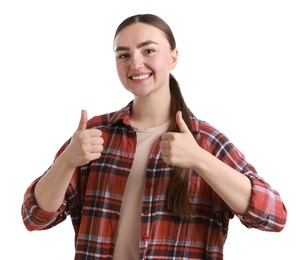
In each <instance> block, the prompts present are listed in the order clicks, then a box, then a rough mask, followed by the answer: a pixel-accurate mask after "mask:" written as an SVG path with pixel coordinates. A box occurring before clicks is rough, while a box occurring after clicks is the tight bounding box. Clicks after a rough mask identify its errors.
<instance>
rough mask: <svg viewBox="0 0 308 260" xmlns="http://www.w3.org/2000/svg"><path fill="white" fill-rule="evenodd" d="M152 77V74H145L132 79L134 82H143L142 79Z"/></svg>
mask: <svg viewBox="0 0 308 260" xmlns="http://www.w3.org/2000/svg"><path fill="white" fill-rule="evenodd" d="M150 76H151V74H144V75H138V76H131V77H130V78H131V79H132V80H141V79H147V78H149V77H150Z"/></svg>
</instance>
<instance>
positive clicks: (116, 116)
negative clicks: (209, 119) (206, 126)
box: [107, 101, 199, 133]
mask: <svg viewBox="0 0 308 260" xmlns="http://www.w3.org/2000/svg"><path fill="white" fill-rule="evenodd" d="M132 104H133V101H130V102H129V103H128V104H127V105H126V106H125V107H123V108H122V109H120V110H119V111H117V112H114V113H112V114H111V115H110V119H109V120H108V124H107V125H108V126H111V125H114V124H117V123H118V122H120V121H122V122H123V124H125V125H130V119H129V116H130V112H131V107H132ZM188 113H189V115H190V122H191V128H192V132H195V133H197V132H199V120H198V119H197V118H196V117H195V115H194V114H193V113H192V112H191V111H190V109H188Z"/></svg>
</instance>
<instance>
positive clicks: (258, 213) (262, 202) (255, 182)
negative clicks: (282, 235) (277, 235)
mask: <svg viewBox="0 0 308 260" xmlns="http://www.w3.org/2000/svg"><path fill="white" fill-rule="evenodd" d="M216 137H217V139H216V141H214V144H215V149H214V150H215V153H216V154H215V155H216V156H217V157H218V158H220V159H221V160H222V161H224V162H225V163H226V164H228V165H229V166H231V167H233V168H234V169H236V170H238V171H239V172H241V173H243V174H244V175H246V176H247V177H248V178H249V179H250V181H251V184H252V195H251V199H250V203H249V207H248V209H247V211H246V213H245V214H244V215H239V214H237V213H236V212H234V214H235V215H236V216H237V217H238V218H239V219H240V221H241V222H242V224H244V225H245V226H246V227H248V228H256V229H260V230H265V231H273V232H279V231H281V230H282V229H283V228H284V226H285V223H286V218H287V210H286V207H285V205H284V203H283V201H282V199H281V197H280V194H279V193H278V192H277V191H276V190H275V189H273V188H272V187H271V186H270V185H269V184H268V183H267V182H266V181H265V180H264V179H263V178H262V177H261V176H260V175H259V174H258V172H257V171H256V170H255V168H254V167H253V166H252V165H251V164H250V163H248V162H247V161H246V159H245V156H244V155H243V154H242V153H241V152H240V151H239V150H238V149H237V148H236V147H235V146H234V145H233V144H232V143H231V142H230V140H229V139H228V138H227V137H226V136H224V135H223V134H222V133H219V134H218V135H217V136H216ZM217 148H218V149H217Z"/></svg>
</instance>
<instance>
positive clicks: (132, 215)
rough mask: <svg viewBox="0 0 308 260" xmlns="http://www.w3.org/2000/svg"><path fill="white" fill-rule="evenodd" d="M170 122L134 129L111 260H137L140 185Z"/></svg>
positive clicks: (141, 190) (141, 193)
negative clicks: (133, 147)
mask: <svg viewBox="0 0 308 260" xmlns="http://www.w3.org/2000/svg"><path fill="white" fill-rule="evenodd" d="M169 124H170V120H169V121H167V122H166V123H164V124H162V125H160V126H158V127H153V128H146V129H140V128H134V130H135V131H136V133H137V147H136V153H135V158H134V162H133V165H132V169H131V171H130V174H129V177H128V180H127V183H126V187H125V192H124V195H123V201H122V206H121V212H120V220H119V224H118V231H117V238H116V245H115V250H114V255H113V259H114V260H123V259H125V260H138V259H139V242H140V241H139V240H140V221H141V210H142V199H143V184H144V176H145V173H146V168H147V163H148V159H149V155H150V153H151V149H152V146H153V145H154V142H155V141H156V140H157V139H158V138H160V136H161V135H162V134H163V133H164V132H166V131H167V129H168V127H169Z"/></svg>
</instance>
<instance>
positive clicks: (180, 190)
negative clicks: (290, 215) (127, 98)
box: [22, 14, 287, 259]
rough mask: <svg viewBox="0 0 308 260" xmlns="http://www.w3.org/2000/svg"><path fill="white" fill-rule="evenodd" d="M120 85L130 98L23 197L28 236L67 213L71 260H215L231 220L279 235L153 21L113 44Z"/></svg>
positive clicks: (134, 22)
mask: <svg viewBox="0 0 308 260" xmlns="http://www.w3.org/2000/svg"><path fill="white" fill-rule="evenodd" d="M114 52H115V57H116V66H117V72H118V75H119V79H120V81H121V83H122V84H123V86H124V87H125V88H126V89H127V90H128V91H129V92H131V93H132V94H133V96H134V98H133V100H132V101H131V102H130V103H129V104H128V105H127V106H125V107H124V108H122V109H121V110H119V111H116V112H112V113H109V114H105V115H99V116H96V117H93V118H92V119H90V120H88V118H87V113H86V111H85V110H83V111H82V113H81V119H80V122H79V126H78V129H77V131H76V132H75V133H74V134H73V136H72V137H71V138H70V139H69V140H68V141H67V142H66V143H65V144H64V145H63V146H62V147H61V149H60V150H59V152H58V153H57V155H56V157H55V160H54V163H53V164H52V165H51V167H50V168H49V169H48V170H47V171H46V172H45V173H44V174H43V175H42V176H40V177H39V178H37V179H36V180H35V181H34V182H33V183H32V184H31V185H30V186H29V188H28V189H27V191H26V193H25V196H24V202H23V206H22V216H23V221H24V224H25V226H26V227H27V229H29V230H42V229H48V228H51V227H53V226H55V225H57V224H58V223H60V222H62V221H63V220H65V219H66V217H67V216H68V215H70V217H71V219H72V222H73V226H74V230H75V246H76V252H75V259H149V258H151V259H155V258H159V259H169V258H170V259H223V247H224V243H225V240H226V238H227V232H228V224H229V220H230V219H231V218H232V217H233V216H234V215H236V216H237V217H238V218H239V219H240V220H241V222H242V223H243V224H244V225H245V226H247V227H249V228H257V229H260V230H265V231H273V232H279V231H281V230H282V229H283V228H284V226H285V223H286V216H287V213H286V209H285V206H284V204H283V202H282V200H281V198H280V196H279V193H278V192H277V191H275V190H273V189H272V188H271V187H270V185H269V184H268V183H267V182H266V181H265V180H264V179H262V178H261V177H260V176H259V175H258V173H257V172H256V170H255V169H254V168H253V166H252V165H250V164H249V163H248V162H247V161H246V160H245V158H244V156H243V155H242V153H241V152H240V151H239V150H238V149H237V148H236V147H234V145H233V144H232V143H231V142H230V141H229V140H228V138H227V137H226V136H225V135H223V134H222V133H221V132H220V131H218V130H217V129H215V128H214V127H213V126H211V125H210V124H208V123H206V122H204V121H202V120H199V119H197V118H196V117H195V116H194V115H193V113H192V112H191V111H190V110H189V108H188V107H187V106H186V104H185V102H184V99H183V97H182V95H181V92H180V88H179V85H178V83H177V81H176V80H175V78H174V77H173V75H172V74H171V73H170V71H172V70H173V69H174V68H175V67H176V65H177V61H178V51H177V48H176V43H175V39H174V36H173V34H172V31H171V30H170V28H169V26H168V25H167V24H166V23H165V22H164V21H163V20H162V19H161V18H159V17H157V16H155V15H152V14H144V15H135V16H131V17H128V18H127V19H125V20H124V21H123V22H122V23H121V24H120V25H119V27H118V28H117V31H116V33H115V37H114Z"/></svg>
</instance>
